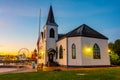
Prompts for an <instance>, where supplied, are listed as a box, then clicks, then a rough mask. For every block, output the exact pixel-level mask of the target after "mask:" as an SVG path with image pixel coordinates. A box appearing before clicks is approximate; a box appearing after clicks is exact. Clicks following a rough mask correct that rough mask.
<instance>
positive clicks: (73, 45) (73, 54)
mask: <svg viewBox="0 0 120 80" xmlns="http://www.w3.org/2000/svg"><path fill="white" fill-rule="evenodd" d="M72 59H76V46H75V44H72Z"/></svg>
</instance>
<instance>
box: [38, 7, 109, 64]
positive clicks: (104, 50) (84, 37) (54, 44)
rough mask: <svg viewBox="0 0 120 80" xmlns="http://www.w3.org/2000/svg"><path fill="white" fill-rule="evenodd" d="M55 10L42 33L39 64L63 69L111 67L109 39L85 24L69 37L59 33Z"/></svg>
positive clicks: (50, 13) (51, 10)
mask: <svg viewBox="0 0 120 80" xmlns="http://www.w3.org/2000/svg"><path fill="white" fill-rule="evenodd" d="M58 27H59V26H58V24H57V23H56V22H55V19H54V14H53V9H52V6H50V9H49V13H48V17H47V21H46V24H45V25H44V27H43V32H41V33H40V41H39V58H38V63H43V64H44V65H48V64H49V65H52V64H54V63H58V64H59V65H60V66H108V65H110V60H109V54H108V38H107V37H105V36H104V35H102V34H101V33H99V32H97V31H96V30H94V29H92V28H91V27H89V26H88V25H86V24H82V25H80V26H78V27H77V28H75V29H74V30H71V31H70V32H68V33H66V34H59V33H58Z"/></svg>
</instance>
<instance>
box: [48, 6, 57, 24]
mask: <svg viewBox="0 0 120 80" xmlns="http://www.w3.org/2000/svg"><path fill="white" fill-rule="evenodd" d="M46 25H55V26H58V25H57V24H56V22H55V19H54V14H53V10H52V6H50V9H49V13H48V17H47V21H46Z"/></svg>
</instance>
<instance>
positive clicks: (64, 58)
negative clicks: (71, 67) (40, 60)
mask: <svg viewBox="0 0 120 80" xmlns="http://www.w3.org/2000/svg"><path fill="white" fill-rule="evenodd" d="M60 45H62V47H63V59H60V58H59V48H60ZM57 47H58V59H56V61H57V62H58V63H59V64H60V65H67V63H66V62H67V59H66V57H67V56H66V55H67V52H66V51H67V49H66V38H64V39H62V40H60V41H58V42H57Z"/></svg>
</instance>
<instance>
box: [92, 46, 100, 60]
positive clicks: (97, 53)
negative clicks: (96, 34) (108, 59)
mask: <svg viewBox="0 0 120 80" xmlns="http://www.w3.org/2000/svg"><path fill="white" fill-rule="evenodd" d="M93 58H94V59H100V58H101V57H100V48H99V46H98V45H97V44H94V46H93Z"/></svg>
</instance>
